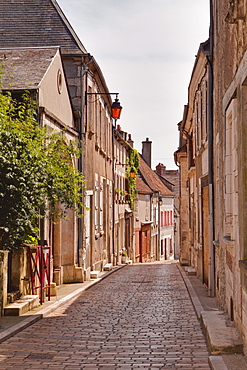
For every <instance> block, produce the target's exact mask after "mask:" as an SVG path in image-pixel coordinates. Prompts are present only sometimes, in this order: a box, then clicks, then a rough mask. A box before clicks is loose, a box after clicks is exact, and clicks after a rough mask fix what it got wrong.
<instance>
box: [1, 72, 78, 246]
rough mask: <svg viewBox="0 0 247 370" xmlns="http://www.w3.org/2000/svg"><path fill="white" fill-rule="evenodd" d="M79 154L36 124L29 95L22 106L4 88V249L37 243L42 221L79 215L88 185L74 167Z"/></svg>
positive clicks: (60, 137)
mask: <svg viewBox="0 0 247 370" xmlns="http://www.w3.org/2000/svg"><path fill="white" fill-rule="evenodd" d="M0 77H1V74H0ZM0 80H1V79H0ZM0 85H1V84H0ZM79 154H80V151H79V148H78V145H77V144H76V143H70V142H66V138H65V135H64V133H63V132H61V133H55V132H48V130H47V129H46V128H41V127H40V126H39V125H38V124H37V119H36V106H35V103H34V102H33V101H32V100H31V99H30V96H29V94H28V93H26V94H24V96H23V100H22V101H21V102H18V101H16V100H14V99H13V98H12V96H11V94H10V93H3V92H2V90H1V86H0V249H11V248H18V247H19V246H21V245H22V244H23V243H25V242H28V241H29V240H30V239H32V238H37V237H38V234H39V230H38V227H37V219H38V218H39V217H46V215H49V216H50V217H53V216H55V215H56V217H63V218H64V217H66V210H67V209H73V210H75V211H78V212H79V209H80V207H82V203H81V192H82V189H83V186H84V180H83V177H82V175H81V173H80V172H79V171H77V169H76V166H75V164H73V162H75V161H76V158H77V157H78V156H79ZM58 204H61V205H62V206H61V207H58Z"/></svg>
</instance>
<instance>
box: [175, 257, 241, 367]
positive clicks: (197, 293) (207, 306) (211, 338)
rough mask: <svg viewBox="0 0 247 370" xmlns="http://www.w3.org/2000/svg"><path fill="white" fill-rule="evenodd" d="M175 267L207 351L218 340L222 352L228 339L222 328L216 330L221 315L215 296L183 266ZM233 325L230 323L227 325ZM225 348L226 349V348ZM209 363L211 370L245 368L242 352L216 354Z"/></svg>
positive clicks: (210, 358)
mask: <svg viewBox="0 0 247 370" xmlns="http://www.w3.org/2000/svg"><path fill="white" fill-rule="evenodd" d="M177 267H178V269H179V271H180V273H181V275H182V277H183V280H184V283H185V285H186V287H187V290H188V293H189V295H190V298H191V301H192V303H193V306H194V309H195V311H196V314H197V317H198V320H199V321H200V322H201V324H202V327H203V330H204V334H205V336H206V339H207V343H208V347H209V351H210V347H211V346H210V343H215V342H216V341H218V340H220V343H222V346H223V348H222V351H223V352H224V343H226V344H225V345H226V346H227V345H228V339H229V338H227V337H226V336H224V334H225V333H224V328H223V331H222V333H221V332H220V330H218V323H217V321H216V322H215V317H216V320H217V318H218V317H219V316H220V315H222V311H220V310H219V308H218V305H217V301H216V298H212V297H209V296H208V292H207V289H206V286H205V285H203V284H202V282H201V281H200V280H199V279H198V278H197V277H196V276H195V275H189V274H187V273H186V272H185V268H183V267H182V266H180V264H179V263H178V264H177ZM204 320H207V322H208V325H209V329H208V328H205V327H204V325H205V323H204V322H203V321H204ZM229 326H230V327H233V326H232V325H229ZM226 350H227V349H226ZM209 364H210V367H211V369H212V370H246V369H247V359H246V357H245V356H244V355H243V354H239V353H229V354H225V353H224V354H216V355H211V356H210V357H209Z"/></svg>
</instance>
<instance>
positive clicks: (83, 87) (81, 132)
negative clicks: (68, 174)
mask: <svg viewBox="0 0 247 370" xmlns="http://www.w3.org/2000/svg"><path fill="white" fill-rule="evenodd" d="M86 57H88V58H89V61H88V62H87V63H85V58H86ZM92 61H93V56H91V55H90V54H85V55H84V56H83V57H82V65H81V71H80V81H81V117H80V128H79V140H80V144H81V149H84V144H85V140H84V134H85V124H86V117H85V114H84V107H85V90H86V89H87V73H88V67H87V66H88V64H90V63H91V62H92ZM78 166H79V171H80V172H81V173H82V174H84V152H83V151H82V153H81V155H80V158H79V163H78ZM82 203H83V204H85V201H84V192H83V194H82ZM82 213H83V212H82ZM83 225H84V217H83V216H82V217H80V218H79V219H78V262H79V266H80V267H84V257H83V255H84V248H85V245H84V243H83V239H84V227H83Z"/></svg>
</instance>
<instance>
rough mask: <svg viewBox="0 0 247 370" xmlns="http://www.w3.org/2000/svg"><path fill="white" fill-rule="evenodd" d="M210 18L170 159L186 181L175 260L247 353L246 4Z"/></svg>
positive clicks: (224, 5) (220, 0) (240, 0)
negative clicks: (187, 267) (200, 285)
mask: <svg viewBox="0 0 247 370" xmlns="http://www.w3.org/2000/svg"><path fill="white" fill-rule="evenodd" d="M210 10H211V16H210V23H211V24H210V33H209V41H208V42H207V43H204V44H201V46H200V49H199V53H198V54H197V59H196V63H195V67H194V69H193V73H192V77H191V83H190V86H189V99H188V106H187V107H186V110H185V114H184V118H183V121H182V122H181V123H180V124H179V130H180V147H179V149H178V151H177V152H176V153H175V160H176V161H177V163H178V164H179V165H180V176H183V180H182V177H181V180H182V181H181V187H180V192H181V199H180V214H181V256H180V258H181V262H182V263H183V261H186V259H188V260H187V262H188V263H189V264H191V265H192V266H194V267H195V269H196V272H197V275H198V276H199V277H200V279H201V280H202V282H204V283H205V284H206V285H207V286H208V294H209V295H210V296H216V297H217V301H218V304H219V307H220V308H221V309H222V310H224V311H225V312H226V313H227V315H228V317H229V319H230V320H231V321H233V322H234V323H235V325H236V327H237V329H238V331H239V333H240V335H241V337H242V339H243V343H244V350H245V353H247V309H246V307H247V286H246V281H247V262H246V261H247V244H246V240H247V238H246V230H247V213H246V201H247V185H246V184H247V183H246V173H247V164H246V163H247V160H246V159H247V155H246V153H247V145H246V142H247V140H246V135H247V132H246V111H247V110H246V99H247V90H246V85H247V84H246V81H247V71H246V63H247V39H246V31H247V26H246V21H247V2H246V0H235V1H232V0H231V1H230V0H228V1H225V0H217V1H210ZM203 83H204V85H205V86H206V89H205V88H204V90H205V92H206V95H207V97H206V105H207V109H206V111H205V113H206V116H205V117H204V118H203V104H204V105H205V103H203V99H204V98H203ZM200 96H201V97H202V105H201V106H202V108H200V104H201V103H200ZM198 98H199V108H200V109H201V113H202V114H198V109H197V108H198ZM198 135H199V138H200V142H201V147H199V146H198ZM184 143H186V145H185V146H184ZM191 154H192V155H191ZM186 162H187V163H186ZM186 167H187V169H188V170H187V173H186ZM185 184H186V185H185ZM183 213H184V216H185V217H183ZM186 213H188V216H189V223H188V221H187V220H186ZM191 215H193V217H192V221H193V222H192V223H191ZM192 226H193V230H192V229H191V227H192Z"/></svg>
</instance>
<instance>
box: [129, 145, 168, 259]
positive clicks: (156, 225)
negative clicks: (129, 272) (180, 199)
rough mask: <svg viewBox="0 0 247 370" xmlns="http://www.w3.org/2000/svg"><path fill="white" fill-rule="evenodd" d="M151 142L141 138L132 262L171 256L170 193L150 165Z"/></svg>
mask: <svg viewBox="0 0 247 370" xmlns="http://www.w3.org/2000/svg"><path fill="white" fill-rule="evenodd" d="M151 159H152V142H151V141H150V140H149V139H148V138H147V139H146V140H145V141H143V142H142V155H140V168H139V175H138V178H137V192H138V196H137V199H136V202H135V213H134V232H135V234H134V247H135V253H134V256H133V258H134V262H147V261H159V260H164V259H166V260H169V259H173V258H174V250H175V246H174V193H173V192H172V191H171V190H170V189H169V188H168V186H167V185H166V184H164V182H162V180H161V179H160V177H159V176H158V174H157V173H156V172H155V171H153V170H152V168H151V162H152V161H151Z"/></svg>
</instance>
